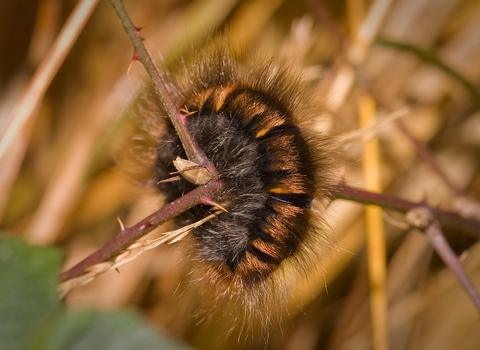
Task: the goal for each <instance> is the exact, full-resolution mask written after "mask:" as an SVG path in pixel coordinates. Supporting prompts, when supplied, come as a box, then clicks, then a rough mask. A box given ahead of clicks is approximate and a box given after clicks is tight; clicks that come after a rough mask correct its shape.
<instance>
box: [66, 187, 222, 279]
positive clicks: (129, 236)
mask: <svg viewBox="0 0 480 350" xmlns="http://www.w3.org/2000/svg"><path fill="white" fill-rule="evenodd" d="M223 187H224V184H223V182H222V181H220V180H211V181H210V182H209V183H207V184H206V185H204V186H199V187H197V188H196V189H194V190H193V191H191V192H189V193H187V194H185V195H183V196H182V197H180V198H178V199H177V200H174V201H173V202H171V203H168V204H167V205H165V206H164V207H163V208H161V209H160V210H157V211H156V212H155V213H153V214H151V215H149V216H147V217H146V218H145V219H143V220H142V221H140V222H138V223H137V224H135V225H133V226H132V227H129V228H125V229H122V230H121V231H120V234H119V235H117V237H115V238H114V239H112V240H111V241H110V242H108V243H107V244H105V245H104V246H103V247H102V248H100V249H99V250H97V251H96V252H95V253H93V254H91V255H90V256H88V257H87V258H85V259H84V260H82V261H81V262H79V263H78V264H77V265H75V266H74V267H72V268H71V269H69V270H68V271H66V272H64V273H63V274H62V277H61V280H62V281H66V280H69V279H72V278H75V277H78V276H81V275H83V274H84V273H85V272H86V271H88V268H89V267H90V266H93V265H95V264H98V263H101V262H104V261H107V260H110V259H111V258H113V257H114V256H116V255H118V254H120V253H121V252H122V251H123V250H125V249H126V248H127V247H129V246H130V245H132V244H133V243H134V242H135V241H137V240H138V239H139V238H141V237H143V236H145V235H146V234H147V233H149V232H151V231H152V230H154V229H155V228H157V227H158V226H160V225H161V224H163V223H165V222H167V221H168V220H171V219H173V218H174V217H176V216H178V215H180V214H181V213H183V212H185V211H187V210H188V209H190V208H193V207H194V206H196V205H198V204H200V203H202V201H203V200H204V199H205V198H215V197H216V196H218V195H219V194H220V193H221V191H222V190H223Z"/></svg>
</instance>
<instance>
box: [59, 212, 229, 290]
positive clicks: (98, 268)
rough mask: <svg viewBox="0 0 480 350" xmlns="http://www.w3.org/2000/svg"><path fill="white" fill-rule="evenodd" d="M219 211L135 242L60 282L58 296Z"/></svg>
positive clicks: (169, 241)
mask: <svg viewBox="0 0 480 350" xmlns="http://www.w3.org/2000/svg"><path fill="white" fill-rule="evenodd" d="M220 213H221V212H220V211H218V212H215V213H213V214H211V215H209V216H207V217H206V218H204V219H202V220H199V221H197V222H194V223H193V224H190V225H187V226H184V227H182V228H180V229H178V230H175V231H169V232H164V233H162V235H161V236H160V237H159V238H156V239H145V240H140V241H137V242H135V243H134V244H132V245H131V246H130V247H128V248H127V249H125V250H124V251H123V252H121V253H120V254H119V255H117V256H116V257H115V258H114V259H112V260H111V261H104V262H101V263H99V264H95V265H92V266H90V267H89V268H88V272H87V273H85V274H84V275H82V276H79V277H76V278H72V279H70V280H68V281H65V282H62V283H60V285H59V286H58V293H59V295H60V298H63V297H64V296H65V295H67V294H68V293H69V292H70V291H71V290H72V289H73V288H75V287H77V286H82V285H84V284H87V283H90V282H91V281H93V280H94V279H95V278H96V277H97V276H99V275H101V274H102V273H105V272H107V271H110V270H114V269H117V268H119V267H120V266H122V265H124V264H126V263H127V262H129V261H131V260H133V259H135V258H136V257H137V256H139V255H140V254H142V253H143V252H146V251H147V250H151V249H154V248H156V247H158V246H159V245H161V244H164V243H167V244H172V243H176V242H179V241H181V240H182V239H183V238H185V236H186V235H187V234H188V233H189V232H190V231H191V230H193V229H194V228H196V227H198V226H200V225H202V224H203V223H205V222H207V221H208V220H210V219H213V218H214V217H215V216H217V215H219V214H220ZM120 234H121V233H120Z"/></svg>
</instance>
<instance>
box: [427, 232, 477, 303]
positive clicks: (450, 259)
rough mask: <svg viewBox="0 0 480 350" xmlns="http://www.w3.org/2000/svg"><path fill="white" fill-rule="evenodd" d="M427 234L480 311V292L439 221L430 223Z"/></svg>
mask: <svg viewBox="0 0 480 350" xmlns="http://www.w3.org/2000/svg"><path fill="white" fill-rule="evenodd" d="M425 234H426V235H427V237H428V239H429V240H430V243H431V244H432V246H433V247H434V248H435V251H436V252H437V254H438V255H439V256H440V257H441V258H442V260H443V262H444V263H445V265H447V266H448V267H449V268H450V270H452V272H453V273H454V275H455V277H457V280H458V282H460V285H461V286H462V287H463V289H464V290H465V291H466V292H467V294H468V295H469V296H470V298H471V299H472V301H473V302H474V304H475V306H476V307H477V310H478V311H480V295H479V294H478V291H477V289H476V288H475V285H474V284H473V282H472V280H471V279H470V277H468V275H467V273H466V272H465V269H464V268H463V266H462V264H461V262H460V260H459V259H458V256H457V255H456V254H455V253H454V251H453V250H452V248H450V246H449V245H448V242H447V240H446V239H445V236H444V235H443V232H442V230H441V229H440V227H439V226H438V223H436V222H432V223H431V224H430V225H428V226H427V228H426V229H425Z"/></svg>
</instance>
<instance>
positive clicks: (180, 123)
mask: <svg viewBox="0 0 480 350" xmlns="http://www.w3.org/2000/svg"><path fill="white" fill-rule="evenodd" d="M110 3H111V4H112V6H113V8H114V9H115V12H116V13H117V15H118V18H120V22H121V23H122V25H123V28H124V29H125V32H127V34H128V36H129V38H130V40H131V42H132V44H133V47H134V49H135V55H134V57H137V55H138V59H139V60H140V61H141V62H142V64H143V65H144V66H145V69H146V70H147V73H148V75H149V76H150V79H151V80H152V82H153V85H154V87H155V91H156V93H157V95H158V97H159V99H160V101H161V103H162V105H163V107H164V108H165V111H166V112H167V115H168V116H169V117H170V119H171V121H172V124H173V126H174V127H175V130H176V132H177V134H178V136H179V137H180V141H181V142H182V145H183V148H184V149H185V153H186V154H187V156H188V159H189V160H191V161H192V162H195V163H197V164H200V165H203V166H205V167H206V168H207V169H208V171H209V172H210V174H212V175H213V176H214V177H216V176H218V172H217V169H216V168H215V166H214V165H213V164H212V162H210V160H209V159H208V158H207V156H206V155H205V153H204V152H203V150H202V149H201V148H200V147H199V146H198V145H197V143H196V142H195V140H194V139H193V137H192V135H191V134H190V133H189V132H188V130H187V125H186V117H185V116H184V115H183V114H182V113H181V112H180V109H179V107H178V106H177V104H176V103H175V102H174V100H173V99H172V96H171V95H170V93H169V92H168V89H167V85H166V83H165V81H164V79H163V78H162V76H161V75H160V73H159V72H158V70H157V68H156V67H155V64H154V63H153V60H152V59H151V57H150V55H149V54H148V52H147V50H146V49H145V46H144V45H143V42H142V40H143V39H142V37H141V36H140V29H139V28H137V27H135V26H134V25H133V23H132V21H131V19H130V17H129V16H128V14H127V12H126V10H125V7H124V6H123V3H122V1H121V0H110Z"/></svg>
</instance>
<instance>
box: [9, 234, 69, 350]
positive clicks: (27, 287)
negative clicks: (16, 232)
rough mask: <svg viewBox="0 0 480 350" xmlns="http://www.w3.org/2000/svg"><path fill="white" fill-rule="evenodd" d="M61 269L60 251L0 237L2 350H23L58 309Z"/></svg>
mask: <svg viewBox="0 0 480 350" xmlns="http://www.w3.org/2000/svg"><path fill="white" fill-rule="evenodd" d="M59 266H60V254H59V252H58V251H57V250H55V249H53V248H41V247H35V246H30V245H27V244H26V243H24V242H22V241H20V240H17V239H12V238H6V237H4V236H0V349H9V350H15V349H24V348H25V347H26V345H27V344H28V342H29V341H30V338H31V336H32V334H33V333H34V332H35V331H36V329H37V328H38V327H39V326H40V325H41V323H42V321H43V319H44V317H45V316H46V315H49V314H52V313H53V312H55V311H57V310H58V309H59V302H58V297H57V292H56V288H57V283H58V270H59Z"/></svg>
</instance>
